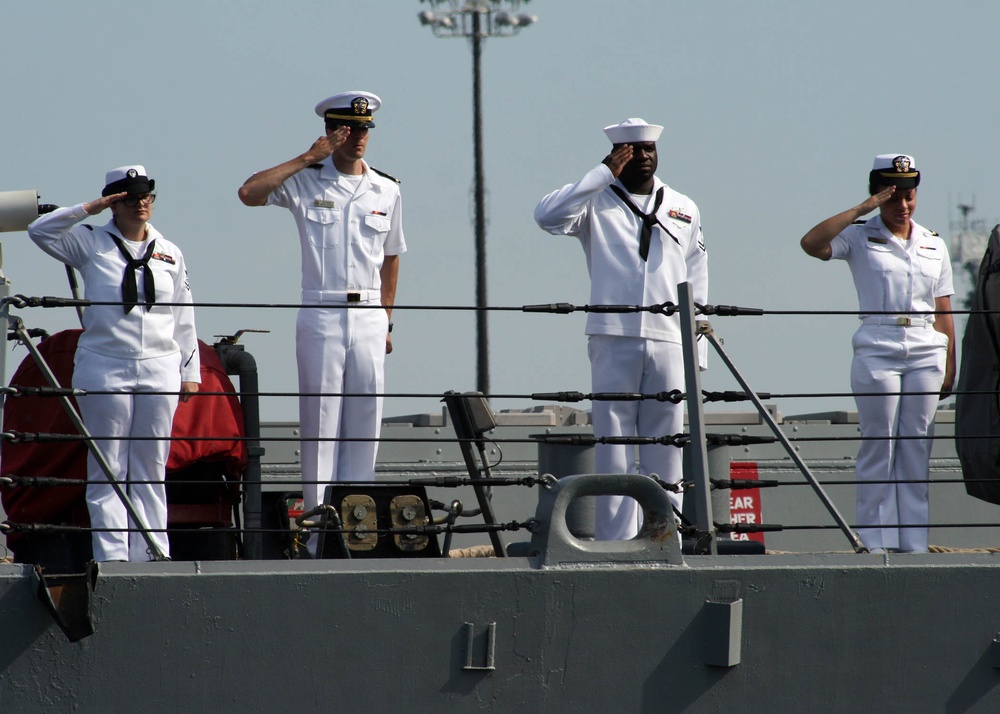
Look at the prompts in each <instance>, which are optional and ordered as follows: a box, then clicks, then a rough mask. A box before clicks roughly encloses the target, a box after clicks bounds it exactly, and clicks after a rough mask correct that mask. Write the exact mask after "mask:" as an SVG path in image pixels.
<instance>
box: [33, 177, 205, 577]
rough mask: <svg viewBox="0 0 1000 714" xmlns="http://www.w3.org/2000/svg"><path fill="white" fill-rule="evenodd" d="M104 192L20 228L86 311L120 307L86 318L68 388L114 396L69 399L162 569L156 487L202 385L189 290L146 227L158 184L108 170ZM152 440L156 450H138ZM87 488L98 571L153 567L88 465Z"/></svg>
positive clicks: (169, 248)
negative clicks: (106, 565)
mask: <svg viewBox="0 0 1000 714" xmlns="http://www.w3.org/2000/svg"><path fill="white" fill-rule="evenodd" d="M105 184H106V185H105V187H104V191H103V192H102V196H101V198H99V199H97V200H95V201H89V202H87V203H81V204H78V205H76V206H72V207H70V208H59V209H56V210H55V211H53V212H51V213H48V214H46V215H43V216H41V217H39V218H38V219H37V220H36V221H35V222H34V223H32V224H31V225H30V226H28V235H29V236H30V237H31V239H32V240H33V241H34V242H35V243H36V244H38V246H39V247H40V248H41V249H42V250H44V251H45V252H46V253H48V254H49V255H51V256H53V257H54V258H57V259H58V260H60V261H62V262H63V263H66V264H67V265H70V266H72V267H74V268H76V269H77V270H79V271H80V273H81V274H82V275H83V281H84V284H85V290H84V297H85V298H86V299H87V300H93V301H95V302H112V303H118V304H115V305H91V306H89V307H87V308H86V310H84V313H83V326H84V332H83V334H82V335H81V336H80V341H79V343H78V345H77V350H76V355H75V358H74V371H73V387H74V388H77V389H84V390H93V391H110V392H115V393H114V394H88V395H86V396H81V397H77V403H78V404H79V406H80V412H81V416H82V417H83V420H84V424H85V425H86V426H87V429H88V431H90V433H91V434H92V435H93V436H100V437H108V438H107V439H99V440H97V442H96V443H97V446H98V448H100V450H101V452H102V453H103V454H104V456H105V458H106V459H107V462H108V464H109V465H110V466H111V469H112V471H113V473H112V475H113V476H114V477H115V479H116V480H119V481H126V480H127V481H128V482H129V483H128V484H127V486H125V487H124V489H125V491H126V492H127V494H128V495H129V497H130V500H131V501H132V504H133V505H134V506H135V509H136V512H137V513H138V514H139V515H140V516H141V517H142V518H143V519H144V520H145V522H146V525H147V526H148V527H149V528H150V530H151V536H152V539H153V541H154V542H155V543H156V545H157V547H158V548H159V549H160V551H161V553H162V554H163V555H164V556H167V557H169V555H170V545H169V541H168V539H167V534H166V533H165V532H164V529H165V528H166V527H167V498H166V488H165V486H164V483H163V481H164V478H165V476H166V464H167V456H168V455H169V453H170V441H169V437H170V435H171V430H172V426H173V418H174V411H175V410H176V408H177V400H178V397H179V398H180V399H182V400H184V401H186V400H187V399H188V398H189V397H190V395H191V394H193V393H194V392H197V391H198V384H199V383H200V382H201V365H200V360H199V358H198V338H197V335H196V333H195V325H194V308H193V307H191V306H190V303H191V289H190V285H189V283H188V276H187V269H186V268H185V265H184V256H183V255H182V254H181V251H180V249H179V248H178V247H177V246H176V245H174V244H173V243H171V242H170V241H168V240H167V239H166V238H164V237H163V236H162V235H161V234H160V233H159V232H158V231H157V230H156V229H155V228H153V226H152V225H150V224H149V223H148V222H147V221H148V220H149V218H150V215H151V214H152V211H153V201H154V200H155V199H156V194H154V193H152V191H153V189H154V188H155V186H156V182H155V181H154V180H153V179H150V178H148V177H147V176H146V169H145V168H143V167H142V166H138V165H134V166H122V167H120V168H117V169H113V170H111V171H109V172H108V174H107V176H106V177H105ZM108 207H110V208H111V212H112V214H113V216H112V219H111V221H110V222H108V223H107V224H105V225H103V226H100V227H97V226H91V225H87V224H82V225H77V224H78V223H79V222H80V221H82V220H84V219H85V218H87V217H88V216H93V215H97V214H98V213H100V212H101V211H103V210H104V209H105V208H108ZM123 303H124V304H123ZM157 303H181V305H179V306H174V307H167V306H160V305H158V304H157ZM147 392H149V393H148V394H147ZM119 437H122V438H119ZM128 437H137V440H135V441H130V440H128ZM149 437H155V440H153V439H149V440H143V439H144V438H147V439H148V438H149ZM87 480H88V485H87V507H88V510H89V512H90V523H91V527H93V528H94V529H98V530H95V531H94V534H93V547H94V560H97V561H108V560H132V561H145V560H150V559H151V558H152V554H151V553H150V552H149V548H148V545H147V543H146V540H145V538H143V536H142V535H141V534H140V533H138V532H135V530H134V529H135V528H136V525H135V524H134V523H132V522H131V521H130V519H129V518H128V516H127V512H126V509H125V505H124V504H123V503H122V502H121V499H120V498H119V497H118V495H117V494H116V493H115V491H114V490H113V488H112V487H111V486H110V485H109V484H108V481H107V477H106V475H105V474H104V472H103V471H102V470H101V469H100V468H99V467H98V465H97V461H96V459H94V457H93V456H89V459H88V462H87ZM104 529H107V530H104ZM126 529H132V531H133V532H126Z"/></svg>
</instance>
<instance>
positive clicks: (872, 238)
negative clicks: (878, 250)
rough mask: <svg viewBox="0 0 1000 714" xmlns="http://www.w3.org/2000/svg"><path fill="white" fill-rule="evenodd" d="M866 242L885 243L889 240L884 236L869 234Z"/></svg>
mask: <svg viewBox="0 0 1000 714" xmlns="http://www.w3.org/2000/svg"><path fill="white" fill-rule="evenodd" d="M868 242H869V243H878V244H879V245H887V244H888V243H889V241H888V240H887V239H885V238H878V237H876V236H869V237H868Z"/></svg>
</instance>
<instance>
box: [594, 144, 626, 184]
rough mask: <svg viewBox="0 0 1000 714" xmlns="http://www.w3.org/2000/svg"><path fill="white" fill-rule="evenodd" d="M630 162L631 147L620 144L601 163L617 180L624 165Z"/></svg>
mask: <svg viewBox="0 0 1000 714" xmlns="http://www.w3.org/2000/svg"><path fill="white" fill-rule="evenodd" d="M631 160H632V145H631V144H622V145H621V146H616V147H615V148H614V149H613V150H612V151H611V153H610V154H608V155H607V156H605V157H604V161H602V162H601V163H603V164H604V165H605V166H607V167H608V168H609V169H611V174H612V175H613V176H614V177H615V178H618V176H619V175H620V174H621V172H622V169H624V168H625V164H627V163H628V162H629V161H631Z"/></svg>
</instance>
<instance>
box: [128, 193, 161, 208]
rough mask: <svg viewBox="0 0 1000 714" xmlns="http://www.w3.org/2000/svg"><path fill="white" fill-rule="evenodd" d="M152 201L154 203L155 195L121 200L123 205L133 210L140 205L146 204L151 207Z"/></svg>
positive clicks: (148, 194) (149, 194)
mask: <svg viewBox="0 0 1000 714" xmlns="http://www.w3.org/2000/svg"><path fill="white" fill-rule="evenodd" d="M154 201H156V194H155V193H144V194H142V195H141V196H126V197H125V198H123V199H122V203H124V204H125V205H126V206H128V207H129V208H135V207H136V206H138V205H139V204H140V203H148V204H149V205H153V202H154Z"/></svg>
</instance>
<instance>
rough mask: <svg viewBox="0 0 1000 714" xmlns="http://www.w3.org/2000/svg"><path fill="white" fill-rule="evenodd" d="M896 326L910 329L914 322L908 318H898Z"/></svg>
mask: <svg viewBox="0 0 1000 714" xmlns="http://www.w3.org/2000/svg"><path fill="white" fill-rule="evenodd" d="M896 324H897V325H898V326H900V327H909V326H910V325H912V324H913V320H911V319H910V318H908V317H897V318H896Z"/></svg>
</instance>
